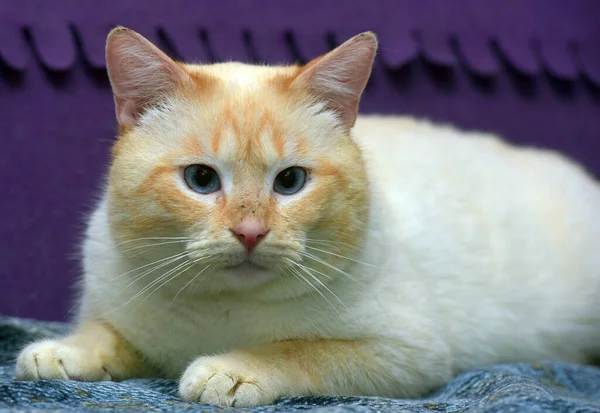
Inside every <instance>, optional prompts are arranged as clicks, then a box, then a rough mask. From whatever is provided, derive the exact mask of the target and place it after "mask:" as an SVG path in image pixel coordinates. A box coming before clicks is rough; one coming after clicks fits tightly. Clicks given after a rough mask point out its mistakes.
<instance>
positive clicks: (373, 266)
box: [305, 245, 382, 269]
mask: <svg viewBox="0 0 600 413" xmlns="http://www.w3.org/2000/svg"><path fill="white" fill-rule="evenodd" d="M305 247H306V248H308V249H311V250H313V251H319V252H322V253H324V254H329V255H333V256H335V257H339V258H343V259H345V260H348V261H352V262H355V263H357V264H362V265H366V266H367V267H372V268H377V269H382V268H381V267H378V266H377V265H373V264H369V263H368V262H363V261H359V260H355V259H354V258H350V257H346V256H345V255H340V254H336V253H335V252H331V251H327V250H322V249H319V248H315V247H310V246H308V245H306V246H305Z"/></svg>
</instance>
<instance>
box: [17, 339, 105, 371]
mask: <svg viewBox="0 0 600 413" xmlns="http://www.w3.org/2000/svg"><path fill="white" fill-rule="evenodd" d="M45 379H61V380H78V381H103V380H111V376H110V374H109V373H108V372H107V371H106V369H104V368H103V366H102V363H101V361H100V360H99V358H98V357H97V356H96V354H94V353H92V352H90V351H86V350H84V349H81V348H78V347H74V346H70V345H67V344H63V343H61V342H60V341H55V340H46V341H40V342H38V343H33V344H30V345H29V346H27V347H26V348H25V349H24V350H23V351H22V352H21V354H20V355H19V357H18V358H17V380H45Z"/></svg>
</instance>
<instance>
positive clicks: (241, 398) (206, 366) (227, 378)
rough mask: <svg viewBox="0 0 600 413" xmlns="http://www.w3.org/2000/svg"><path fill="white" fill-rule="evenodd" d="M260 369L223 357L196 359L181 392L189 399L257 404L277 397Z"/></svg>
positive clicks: (230, 404) (185, 376)
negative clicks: (268, 386) (263, 378)
mask: <svg viewBox="0 0 600 413" xmlns="http://www.w3.org/2000/svg"><path fill="white" fill-rule="evenodd" d="M258 373H259V372H257V371H253V369H252V368H250V367H249V366H248V365H245V364H244V363H235V362H232V360H227V359H226V358H221V357H218V356H217V357H203V358H200V359H198V360H196V361H195V362H194V363H193V364H192V365H191V366H190V367H188V369H187V370H186V372H185V373H184V375H183V377H182V378H181V382H180V385H179V393H180V395H181V397H182V398H183V399H184V400H186V401H194V402H200V403H205V404H214V405H219V406H235V407H256V406H263V405H266V404H269V403H271V402H273V401H274V400H275V395H274V394H273V392H271V391H268V389H267V388H266V387H267V385H266V383H265V382H263V381H262V380H261V379H260V375H259V374H258Z"/></svg>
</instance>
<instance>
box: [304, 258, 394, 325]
mask: <svg viewBox="0 0 600 413" xmlns="http://www.w3.org/2000/svg"><path fill="white" fill-rule="evenodd" d="M303 255H304V256H305V257H307V258H310V259H312V260H314V261H316V262H318V263H320V264H321V265H324V266H326V267H329V268H331V269H332V270H334V271H336V272H338V273H340V274H342V275H344V276H346V277H348V278H349V279H350V280H352V281H353V282H355V283H356V284H357V285H359V286H360V287H362V288H364V289H365V290H367V291H368V292H369V293H370V294H371V295H372V296H373V298H374V299H375V301H377V304H379V307H380V308H381V310H382V311H383V312H384V314H385V315H386V317H387V312H386V311H385V308H384V307H383V305H382V304H381V301H379V298H378V297H377V295H376V294H375V293H374V292H373V291H372V290H371V289H370V288H369V287H367V286H366V285H365V284H364V283H362V282H360V281H359V280H357V279H356V278H355V277H353V276H352V275H350V274H348V273H347V272H346V271H344V270H341V269H339V268H337V267H336V266H335V265H332V264H330V263H328V262H327V261H324V260H322V259H321V258H319V257H317V256H315V255H312V254H310V253H308V252H304V253H303Z"/></svg>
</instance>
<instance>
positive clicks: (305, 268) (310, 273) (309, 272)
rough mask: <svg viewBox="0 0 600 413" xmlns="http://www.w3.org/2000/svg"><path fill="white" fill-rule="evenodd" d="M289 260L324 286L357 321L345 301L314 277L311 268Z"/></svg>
mask: <svg viewBox="0 0 600 413" xmlns="http://www.w3.org/2000/svg"><path fill="white" fill-rule="evenodd" d="M289 262H291V263H293V264H294V265H296V266H297V267H298V268H300V269H301V270H302V271H304V272H305V273H306V274H307V275H309V276H310V277H311V278H312V279H313V280H315V281H316V282H318V283H319V284H320V285H321V286H322V287H323V288H325V289H326V290H327V291H329V293H330V294H331V295H333V297H334V298H335V299H336V300H338V301H339V302H340V304H342V305H343V306H344V308H345V309H346V310H347V311H348V313H350V315H351V316H352V318H354V321H356V322H358V320H357V319H356V317H355V316H354V314H353V313H352V311H350V309H349V308H348V306H347V305H346V303H344V302H343V301H342V300H341V299H340V298H339V297H338V296H337V295H336V294H335V293H334V292H333V291H332V290H331V288H329V287H328V286H327V285H326V284H325V283H323V281H321V280H319V278H318V277H316V276H315V275H314V274H313V273H312V272H311V271H310V270H312V268H308V267H306V266H305V265H302V264H300V263H297V262H295V261H293V260H289Z"/></svg>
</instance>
